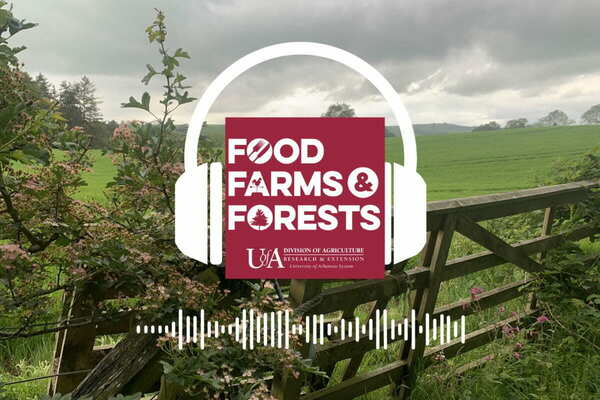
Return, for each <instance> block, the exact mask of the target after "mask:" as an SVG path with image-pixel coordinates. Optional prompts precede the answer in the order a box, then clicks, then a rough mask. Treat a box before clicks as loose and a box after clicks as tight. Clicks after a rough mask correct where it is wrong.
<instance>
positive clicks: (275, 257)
mask: <svg viewBox="0 0 600 400" xmlns="http://www.w3.org/2000/svg"><path fill="white" fill-rule="evenodd" d="M259 250H260V254H258V265H257V264H255V263H254V259H255V258H256V257H255V256H254V249H253V248H249V249H246V251H247V252H248V265H249V266H250V268H252V269H260V268H273V265H275V266H276V267H277V268H285V267H284V266H283V262H281V257H280V256H279V249H277V248H275V249H274V250H267V249H259Z"/></svg>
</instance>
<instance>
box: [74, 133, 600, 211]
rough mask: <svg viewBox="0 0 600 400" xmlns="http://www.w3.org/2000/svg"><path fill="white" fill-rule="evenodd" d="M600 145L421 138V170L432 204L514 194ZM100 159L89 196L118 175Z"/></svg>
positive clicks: (592, 136) (392, 152)
mask: <svg viewBox="0 0 600 400" xmlns="http://www.w3.org/2000/svg"><path fill="white" fill-rule="evenodd" d="M203 134H206V136H207V137H208V138H209V139H211V140H212V141H213V142H215V143H217V144H221V145H222V143H223V125H208V126H207V127H205V130H204V131H203ZM348 145H349V146H350V145H352V144H351V143H349V144H348ZM594 146H600V126H574V127H552V128H525V129H510V130H506V129H502V130H499V131H488V132H469V133H452V134H445V135H427V136H417V150H418V160H419V161H418V164H419V167H418V169H419V173H420V174H421V175H422V176H423V178H424V179H425V181H426V182H427V191H428V199H429V200H443V199H451V198H456V197H467V196H476V195H481V194H488V193H499V192H508V191H512V190H517V189H525V188H529V187H534V186H537V185H538V184H539V182H540V180H541V179H543V178H544V177H547V176H548V175H549V174H551V167H552V166H553V164H555V163H557V162H559V161H560V160H568V159H572V158H574V157H577V156H578V155H581V154H583V153H585V152H586V151H587V150H591V149H592V148H593V147H594ZM94 157H95V158H96V164H95V166H94V171H93V172H92V173H88V174H86V180H87V182H88V185H89V186H88V187H86V188H85V189H84V190H82V192H81V196H82V197H85V198H89V197H92V198H99V197H100V196H101V193H102V190H103V188H104V186H105V184H106V183H108V182H109V181H110V179H111V178H112V176H113V174H114V171H115V168H114V166H113V165H112V163H111V161H110V160H109V159H108V158H107V157H103V156H102V155H101V154H100V152H98V151H96V152H94ZM385 158H386V160H387V161H393V162H398V163H402V140H401V139H400V138H396V137H395V138H386V148H385Z"/></svg>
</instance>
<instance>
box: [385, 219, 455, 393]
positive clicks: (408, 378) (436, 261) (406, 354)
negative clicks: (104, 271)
mask: <svg viewBox="0 0 600 400" xmlns="http://www.w3.org/2000/svg"><path fill="white" fill-rule="evenodd" d="M455 226H456V218H455V216H453V215H447V216H446V217H445V218H444V222H443V223H442V225H441V228H440V229H439V230H438V231H435V232H431V234H430V235H429V240H428V241H427V247H426V249H425V251H424V252H423V266H424V267H428V268H429V283H428V287H426V288H423V289H419V290H417V291H415V294H414V296H413V300H412V304H411V309H414V310H415V314H416V323H417V324H419V325H421V326H425V322H424V321H425V317H426V315H427V314H429V315H431V314H432V313H433V311H434V309H435V304H436V301H437V295H438V291H439V289H440V284H441V281H442V273H443V269H444V267H445V266H446V260H447V259H448V253H449V251H450V245H451V244H452V236H453V234H454V228H455ZM414 347H415V348H414V349H413V348H412V343H410V340H406V339H405V341H404V344H403V346H402V350H401V352H402V353H401V356H402V359H405V360H407V366H406V373H405V374H404V377H403V379H402V381H401V382H400V384H396V385H392V396H394V397H395V398H397V399H405V398H407V397H408V396H409V394H410V391H411V390H412V388H413V386H414V383H415V381H416V379H417V372H418V371H417V367H418V362H419V361H420V360H421V359H422V358H423V353H424V352H425V336H424V335H417V337H416V341H415V346H414Z"/></svg>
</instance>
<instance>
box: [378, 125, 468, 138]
mask: <svg viewBox="0 0 600 400" xmlns="http://www.w3.org/2000/svg"><path fill="white" fill-rule="evenodd" d="M388 129H390V130H391V131H392V133H393V134H394V136H400V129H399V128H398V127H397V126H388ZM413 129H414V130H415V135H419V136H420V135H442V134H444V133H461V132H471V131H472V130H473V127H472V126H463V125H455V124H448V123H446V122H442V123H434V124H414V125H413Z"/></svg>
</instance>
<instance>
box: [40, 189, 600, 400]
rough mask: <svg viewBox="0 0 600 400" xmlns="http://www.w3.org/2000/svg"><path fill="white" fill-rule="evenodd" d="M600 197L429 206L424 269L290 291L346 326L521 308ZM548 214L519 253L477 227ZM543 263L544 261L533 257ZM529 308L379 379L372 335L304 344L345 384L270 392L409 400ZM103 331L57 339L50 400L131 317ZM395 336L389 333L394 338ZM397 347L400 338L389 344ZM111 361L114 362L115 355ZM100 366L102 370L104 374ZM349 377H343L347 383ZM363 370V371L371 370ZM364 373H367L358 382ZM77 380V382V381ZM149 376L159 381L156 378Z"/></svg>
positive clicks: (399, 354) (419, 346)
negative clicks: (388, 390)
mask: <svg viewBox="0 0 600 400" xmlns="http://www.w3.org/2000/svg"><path fill="white" fill-rule="evenodd" d="M598 187H600V181H586V182H576V183H569V184H564V185H557V186H550V187H541V188H536V189H527V190H520V191H516V192H511V193H502V194H495V195H486V196H478V197H471V198H465V199H455V200H447V201H438V202H431V203H429V204H428V214H427V229H428V241H427V245H426V246H425V248H424V250H423V252H422V255H421V261H420V264H419V266H418V267H416V268H412V269H410V270H406V271H403V270H402V269H403V268H404V264H402V265H396V266H393V267H392V268H391V270H390V271H388V273H387V275H386V277H385V279H382V280H367V281H356V282H349V283H348V282H346V283H345V284H340V283H339V282H332V281H328V282H321V281H314V280H292V281H291V282H290V285H289V300H290V302H291V304H292V305H293V306H294V307H296V308H299V309H300V310H302V311H303V312H304V313H305V315H308V314H330V313H338V315H340V316H341V318H344V319H352V318H354V317H355V315H356V314H357V313H358V310H361V311H362V312H363V313H364V310H365V309H366V310H367V314H366V315H367V318H373V317H374V316H375V315H376V310H378V309H383V308H385V307H386V306H387V305H388V303H389V302H390V301H397V300H398V297H399V296H404V295H408V296H406V297H407V300H406V301H407V302H408V304H407V309H409V310H410V309H414V310H415V312H416V321H417V323H418V324H419V325H423V324H424V318H425V316H426V315H427V314H429V315H430V316H431V317H432V318H436V317H439V316H440V315H442V314H443V315H445V316H450V317H452V318H457V317H460V316H461V315H467V316H468V315H471V314H475V313H479V312H481V311H483V310H486V309H489V308H491V307H494V306H497V305H500V304H502V303H505V302H508V301H511V300H514V299H517V298H519V297H521V296H523V295H524V294H525V293H526V292H524V291H523V290H522V288H523V287H524V285H527V284H528V283H529V282H530V281H531V279H533V276H531V275H529V274H530V273H536V272H539V271H541V270H542V269H543V268H544V262H543V258H544V257H543V256H544V253H545V252H546V251H547V250H549V249H552V248H554V247H557V246H558V245H560V244H561V243H563V242H564V241H577V240H581V239H584V238H587V237H591V236H593V235H595V234H597V233H598V232H600V229H599V227H597V226H591V225H586V226H581V227H578V228H575V229H573V230H571V231H569V232H561V233H558V234H554V235H553V234H551V230H552V222H553V214H554V210H556V209H557V207H560V206H564V205H568V204H574V203H578V202H580V201H582V200H584V199H586V198H587V197H588V196H589V194H590V193H591V191H592V189H595V188H598ZM536 210H542V211H543V212H544V218H543V225H542V227H541V233H540V235H539V236H538V237H536V238H534V239H531V240H526V241H523V242H519V243H513V244H509V243H508V242H507V241H506V240H504V239H502V238H500V237H498V236H497V235H496V234H494V233H492V232H490V231H489V230H487V229H485V228H484V227H482V226H481V225H480V224H479V222H481V221H486V220H492V219H497V218H502V217H507V216H510V215H515V214H521V213H527V212H532V211H536ZM456 233H460V234H461V235H463V236H464V237H466V238H468V239H470V240H471V241H473V242H476V243H477V244H479V245H480V246H481V247H483V248H485V249H486V251H483V252H480V253H477V254H472V255H468V256H463V257H460V258H455V259H452V260H448V258H449V257H448V256H449V252H450V249H451V244H452V242H453V236H455V234H456ZM535 254H538V257H537V258H533V257H532V255H535ZM502 264H512V265H514V266H515V268H519V269H521V270H523V271H525V272H526V273H527V274H523V279H520V280H517V281H514V282H511V283H509V284H506V285H503V286H501V287H497V288H494V289H491V290H488V291H485V292H483V293H478V294H477V296H476V298H474V297H467V298H464V299H462V300H460V301H457V302H453V303H450V304H443V305H438V303H439V301H438V293H439V291H440V286H441V284H442V283H444V282H448V281H451V280H453V279H457V278H460V277H464V276H467V275H469V274H473V273H476V272H479V271H483V270H486V269H489V268H492V267H496V266H499V265H502ZM107 297H108V298H109V297H111V295H110V294H106V293H103V296H94V295H93V294H91V293H79V294H78V293H75V294H68V295H66V296H65V311H64V313H63V314H64V315H63V317H64V318H65V319H73V318H77V317H78V316H84V315H85V316H89V315H90V314H92V315H93V314H94V313H93V310H94V307H95V304H97V302H98V301H104V300H105V299H106V298H107ZM527 303H528V306H527V307H524V308H523V310H521V312H519V313H516V314H514V315H511V316H510V317H508V318H505V319H501V320H497V321H495V322H493V323H490V324H489V325H487V326H485V327H482V328H477V329H475V330H473V331H470V332H469V333H468V334H467V335H466V341H465V343H464V344H463V343H461V342H460V341H459V340H452V341H449V342H447V343H444V344H439V345H437V346H434V347H429V348H426V346H425V342H424V337H423V335H418V336H417V337H416V341H415V343H414V349H413V346H412V343H410V342H409V340H406V341H399V339H398V338H397V337H396V338H395V339H391V340H390V341H392V342H393V341H396V342H397V348H392V349H390V350H387V351H388V352H390V358H391V359H393V360H392V361H391V362H388V363H386V364H385V365H383V366H378V367H376V368H374V369H369V370H365V371H362V370H361V366H362V364H363V362H364V357H365V355H367V354H368V353H369V352H371V351H373V350H374V349H375V343H374V342H373V341H371V340H368V334H365V335H362V336H361V338H360V341H358V342H357V341H355V340H354V339H348V338H346V339H343V340H342V339H341V338H339V337H337V338H336V337H330V339H329V340H328V341H327V342H325V343H323V344H317V345H312V344H306V345H305V346H304V347H303V348H302V349H300V351H301V352H302V353H303V354H304V355H305V357H311V358H312V359H313V360H314V362H315V363H316V364H318V365H319V366H320V368H321V369H322V370H324V371H326V372H327V373H328V374H331V373H332V372H333V371H334V370H335V369H336V368H338V373H337V374H336V376H341V378H340V379H337V380H331V381H329V382H328V381H327V380H322V379H321V380H319V379H313V380H311V381H310V385H306V384H305V381H304V379H303V377H299V378H294V377H293V376H291V375H289V376H288V375H276V376H275V378H274V381H273V387H272V392H273V394H274V395H275V397H277V398H278V399H282V400H291V399H302V400H313V399H350V398H354V397H357V396H360V395H362V394H365V393H368V392H371V391H374V390H377V389H379V388H382V387H384V386H388V385H391V387H392V392H393V394H394V395H395V396H396V397H397V398H406V397H407V396H408V394H409V393H410V389H411V387H412V386H413V383H414V381H415V379H416V377H417V374H418V372H419V371H420V370H421V369H422V368H423V367H426V366H427V365H429V364H431V362H432V360H434V358H435V357H436V356H437V355H440V354H443V356H444V357H445V358H446V359H449V358H452V357H455V356H457V355H460V354H464V353H466V352H468V351H471V350H473V349H476V348H478V347H480V346H483V345H485V344H487V343H490V342H492V341H494V340H495V339H496V338H498V337H500V336H501V335H502V328H503V327H505V326H509V325H510V326H513V327H514V326H519V325H525V324H527V322H528V317H531V316H534V315H535V314H536V312H537V310H536V307H535V299H534V298H531V299H529V300H528V301H527ZM99 321H100V322H98V323H94V324H91V325H86V326H83V327H74V328H69V329H67V330H66V331H63V332H61V333H59V334H57V345H56V350H55V357H54V373H55V374H65V373H66V374H68V375H61V376H59V377H57V378H56V379H55V380H53V381H52V383H51V385H50V392H51V393H54V392H61V393H65V392H69V391H71V390H73V389H75V388H76V387H77V386H78V385H79V384H80V383H81V381H82V380H83V379H84V378H85V377H86V372H78V371H87V370H89V369H91V368H93V367H94V365H95V364H96V363H97V362H98V360H99V359H100V358H102V357H104V359H105V360H106V359H107V358H110V349H106V348H99V347H97V346H96V347H95V346H94V342H95V340H96V337H97V336H99V335H102V334H109V333H110V334H114V333H119V332H126V331H128V329H129V328H130V324H131V322H130V320H129V316H127V315H123V316H122V317H121V318H119V320H118V321H117V322H116V323H115V322H102V318H100V319H99ZM389 329H390V328H388V330H389ZM389 333H390V332H388V337H389V338H391V337H392V336H391V335H389ZM107 353H108V354H107ZM486 359H487V358H482V359H481V360H477V361H475V362H472V363H469V364H467V365H465V366H464V367H463V368H462V370H463V371H464V370H466V369H468V368H470V367H474V366H480V365H482V364H483V363H484V362H485V361H486ZM99 367H100V366H98V367H97V368H96V369H98V368H99ZM142 367H143V365H140V370H139V371H138V370H135V371H129V372H128V373H129V375H131V376H129V375H128V376H127V379H130V380H131V381H132V382H129V383H128V386H129V388H132V387H134V388H136V389H137V390H142V391H144V390H147V389H149V388H150V387H151V386H152V384H153V383H154V382H155V381H156V380H157V379H158V377H159V376H160V371H158V372H157V371H150V372H149V371H143V370H141V368H142ZM339 369H341V373H339ZM364 369H365V368H363V370H364ZM359 370H361V372H360V373H359ZM71 372H74V373H73V374H69V373H71ZM148 374H150V375H152V377H150V376H149V375H148ZM119 380H120V386H118V385H113V387H112V390H113V391H115V392H116V391H117V389H119V388H122V387H123V385H124V384H125V383H126V379H125V377H123V376H120V377H119Z"/></svg>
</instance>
